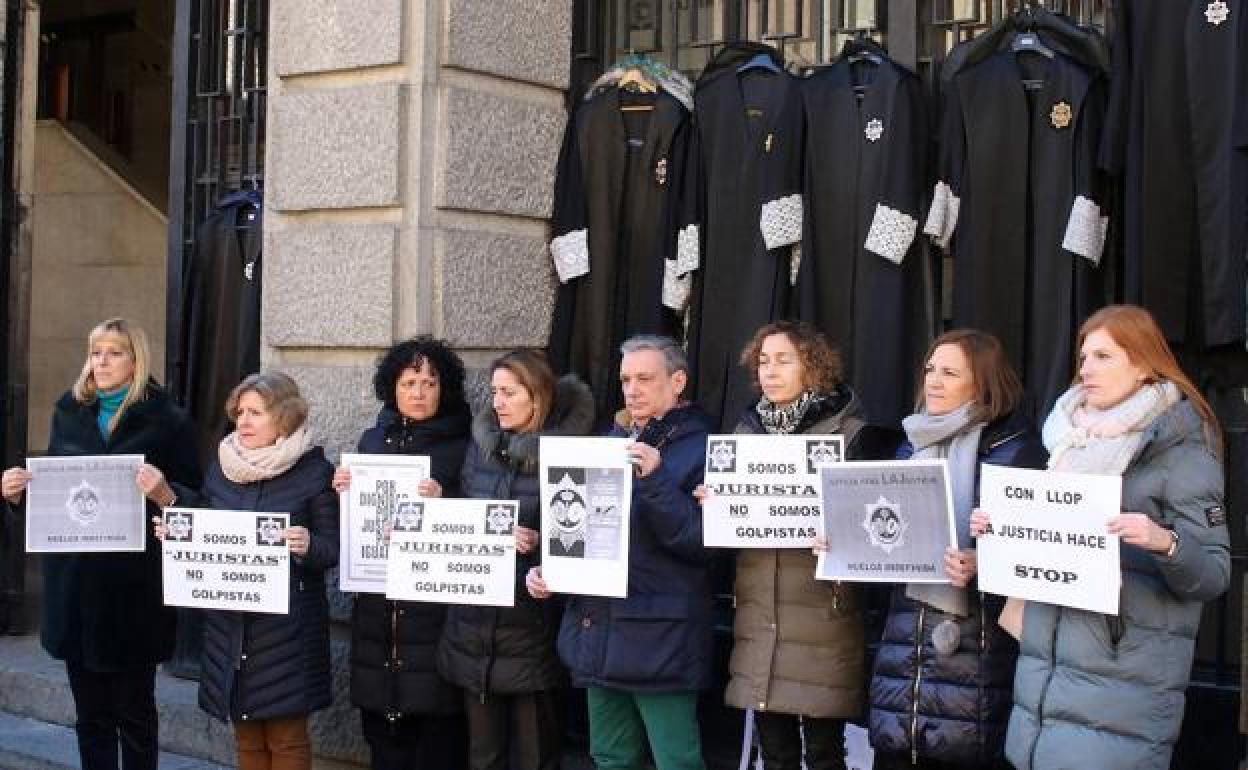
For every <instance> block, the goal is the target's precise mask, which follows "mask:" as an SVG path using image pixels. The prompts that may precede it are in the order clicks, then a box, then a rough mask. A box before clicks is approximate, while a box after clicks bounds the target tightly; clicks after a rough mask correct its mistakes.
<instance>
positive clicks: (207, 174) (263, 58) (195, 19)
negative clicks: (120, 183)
mask: <svg viewBox="0 0 1248 770" xmlns="http://www.w3.org/2000/svg"><path fill="white" fill-rule="evenodd" d="M268 18H269V2H268V0H177V15H176V18H175V22H174V23H175V31H174V32H175V51H174V122H173V126H174V129H173V130H174V140H173V151H172V153H171V157H170V185H169V188H170V206H169V220H170V222H169V224H170V227H169V276H168V280H169V284H168V285H169V292H168V294H169V300H168V305H167V307H168V313H167V318H168V320H167V330H168V332H169V335H168V339H170V340H176V339H178V336H177V331H178V328H179V325H180V319H181V315H182V313H181V296H180V292H179V291H177V290H176V287H180V286H181V285H182V275H183V271H184V268H185V266H186V264H187V261H188V259H189V256H190V253H191V248H192V246H193V244H194V239H195V233H196V231H197V230H198V229H199V226H200V224H202V223H203V221H204V220H205V219H206V218H208V217H209V216H210V215H211V214H212V212H213V210H214V209H215V208H216V206H217V204H218V202H219V201H220V200H221V199H222V198H224V197H225V196H227V195H229V194H230V193H234V192H238V191H240V190H256V191H260V190H262V189H263V188H264V139H265V101H266V99H265V95H266V93H265V85H266V72H267V67H268V57H267V50H268V49H267V37H266V35H267V26H268ZM174 361H175V358H174V357H173V356H171V357H170V362H171V364H170V366H171V367H173V366H174V365H175V364H174ZM168 375H169V381H170V382H171V383H176V382H177V381H178V376H179V373H178V372H176V371H170V372H169V373H168Z"/></svg>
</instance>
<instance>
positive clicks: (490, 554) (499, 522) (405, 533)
mask: <svg viewBox="0 0 1248 770" xmlns="http://www.w3.org/2000/svg"><path fill="white" fill-rule="evenodd" d="M517 507H518V506H517V504H516V503H515V501H511V500H477V499H470V500H465V499H456V498H429V499H427V500H424V501H421V502H412V503H405V504H403V505H401V506H400V508H401V511H400V513H399V515H398V517H397V518H396V519H395V523H394V530H393V531H392V532H391V534H390V551H389V555H388V557H387V562H386V597H387V598H389V599H395V600H401V601H422V602H438V603H444V604H473V605H484V606H495V607H510V606H512V605H513V604H514V602H515V590H516V541H515V534H514V532H513V530H514V527H515V521H516V515H517Z"/></svg>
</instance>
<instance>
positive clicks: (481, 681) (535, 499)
mask: <svg viewBox="0 0 1248 770" xmlns="http://www.w3.org/2000/svg"><path fill="white" fill-rule="evenodd" d="M551 412H552V413H551V416H550V418H548V419H547V421H546V427H544V428H543V429H542V432H541V434H538V433H520V434H516V433H510V432H505V431H503V430H501V429H500V428H499V426H498V418H497V416H496V415H495V414H494V410H493V409H487V410H485V411H483V412H482V413H481V414H479V415H477V417H476V419H475V420H473V423H472V443H471V444H469V446H468V454H467V455H466V456H465V458H464V471H463V476H462V477H461V481H462V483H463V488H464V496H465V497H472V498H478V499H487V500H516V501H518V502H519V504H520V512H519V519H518V521H519V524H520V526H522V527H528V528H529V529H533V530H538V531H540V530H541V520H542V516H541V505H540V503H539V494H540V491H541V485H540V482H539V478H538V461H539V458H538V445H539V439H540V436H541V435H548V436H550V435H559V436H584V435H586V434H588V433H589V432H590V431H591V430H592V429H593V424H594V401H593V396H592V395H591V394H590V392H589V388H588V387H586V386H585V385H584V384H583V383H582V382H581V381H580V380H578V379H576V378H575V377H573V376H570V375H569V376H567V377H564V378H562V379H561V380H559V387H558V389H557V392H556V395H555V406H554V409H552V410H551ZM539 542H540V541H539ZM540 561H541V553H540V551H539V550H538V549H534V551H533V552H531V553H528V554H520V553H517V554H516V603H515V606H514V607H469V606H464V605H454V606H452V607H451V608H450V611H449V612H448V613H447V619H446V626H445V627H444V628H443V630H442V641H441V643H440V644H439V645H438V671H439V672H441V674H442V676H444V677H446V678H447V679H448V680H449V681H451V682H454V683H455V684H457V685H459V686H460V687H462V688H464V690H466V691H467V692H469V693H472V694H474V695H478V694H479V695H484V694H486V693H497V694H501V695H505V694H514V693H528V692H538V691H541V690H549V689H552V688H555V687H559V686H561V685H562V684H563V683H564V682H565V680H566V677H565V676H564V672H563V668H562V667H561V666H560V665H559V659H558V657H557V656H556V654H555V634H556V632H557V631H558V625H559V608H558V605H557V604H554V603H552V602H549V601H548V602H539V601H537V600H535V599H533V598H532V597H531V596H529V592H528V589H527V588H525V585H524V578H525V575H527V574H528V571H529V568H530V567H533V566H535V565H537V564H539V563H540Z"/></svg>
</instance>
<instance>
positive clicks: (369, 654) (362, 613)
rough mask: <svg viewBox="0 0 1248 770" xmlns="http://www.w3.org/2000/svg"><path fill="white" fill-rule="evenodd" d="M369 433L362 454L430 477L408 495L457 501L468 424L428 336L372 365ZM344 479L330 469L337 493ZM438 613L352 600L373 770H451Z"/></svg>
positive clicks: (457, 366) (454, 714)
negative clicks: (377, 407)
mask: <svg viewBox="0 0 1248 770" xmlns="http://www.w3.org/2000/svg"><path fill="white" fill-rule="evenodd" d="M373 391H374V392H375V393H376V395H377V400H378V401H380V402H381V404H382V406H381V411H379V412H378V413H377V422H376V424H375V425H374V426H373V427H371V428H369V429H368V430H366V431H364V434H363V435H362V436H360V441H359V446H358V451H359V452H361V453H363V454H386V455H389V454H394V455H424V456H427V457H428V458H429V471H430V478H428V479H425V480H424V481H422V482H421V483H420V485H419V487H418V488H417V492H418V493H419V494H421V495H423V496H425V497H436V496H446V497H458V496H459V495H460V483H459V474H460V468H461V467H462V465H463V460H464V451H465V449H466V447H467V446H468V430H469V425H470V422H471V419H472V416H471V414H470V413H469V411H468V404H467V403H466V402H465V401H464V364H463V362H462V361H461V360H460V358H459V356H458V355H456V354H455V353H454V351H452V350H451V349H450V348H449V347H447V345H446V343H445V342H443V341H442V340H437V339H434V338H432V337H429V336H421V337H415V338H412V339H409V340H404V341H403V342H400V343H398V344H397V345H394V346H393V347H391V348H390V349H389V350H388V351H386V353H385V354H384V355H383V356H382V357H381V358H380V359H379V360H378V361H377V371H376V373H375V374H374V376H373ZM350 485H351V471H350V469H349V468H346V467H340V468H339V469H338V470H337V471H336V472H335V474H334V488H335V489H336V490H337V491H338V492H339V494H342V493H343V492H345V491H346V490H347V488H348V487H349V486H350ZM446 613H447V605H445V604H434V603H429V602H400V601H391V600H389V599H387V598H386V597H385V595H383V594H368V593H359V594H356V595H355V602H354V604H353V608H352V613H351V702H352V703H354V704H355V705H356V706H358V707H359V709H360V721H361V724H362V726H363V732H364V738H365V739H366V740H367V741H368V746H369V753H370V757H371V763H370V764H371V767H372V768H373V770H409V768H446V770H461V769H462V768H463V767H465V764H466V762H467V754H468V731H467V727H466V725H465V724H464V719H463V696H462V695H461V693H460V691H459V688H457V687H455V686H453V685H451V684H449V683H448V682H447V681H446V680H444V679H443V678H442V677H441V676H439V675H438V671H437V665H436V662H435V656H436V651H437V645H438V639H439V638H440V637H441V634H442V626H443V624H444V623H445V621H446Z"/></svg>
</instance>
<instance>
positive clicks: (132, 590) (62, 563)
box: [41, 382, 200, 671]
mask: <svg viewBox="0 0 1248 770" xmlns="http://www.w3.org/2000/svg"><path fill="white" fill-rule="evenodd" d="M97 414H99V404H98V402H93V403H90V404H80V403H78V402H77V401H75V400H74V397H73V394H72V393H66V394H65V395H63V396H61V398H60V400H59V401H57V402H56V409H55V411H53V413H52V433H51V439H50V441H49V443H48V454H49V455H52V456H56V457H68V456H74V455H114V454H117V455H120V454H141V455H143V456H144V458H145V459H146V461H147V462H149V463H151V464H152V465H154V466H156V467H157V468H159V469H160V470H161V472H162V473H164V474H165V476H166V478H168V479H170V480H171V481H174V482H179V483H181V484H186V485H189V486H192V487H194V486H198V485H199V482H200V470H199V462H198V461H197V460H196V454H195V438H194V437H195V435H196V429H195V425H194V424H193V423H191V421H190V418H189V417H187V415H186V412H184V411H182V409H180V408H179V407H178V406H177V405H176V404H174V403H173V400H172V399H170V398H169V396H168V395H166V393H165V391H164V389H162V388H161V387H160V386H159V385H157V384H156V383H154V382H152V383H149V384H148V386H147V394H146V397H145V398H144V399H143V400H142V401H139V402H137V403H135V404H133V405H132V406H131V407H130V408H129V409H127V410H126V412H125V413H124V414H123V415H122V416H121V420H120V421H118V423H117V425H116V427H115V428H114V429H113V432H112V434H111V435H110V436H109V437H108V439H107V440H105V439H104V438H102V437H101V436H100V431H99V428H98V427H97V425H96V421H95V419H96V415H97ZM159 510H160V509H159V508H157V507H156V506H155V505H153V504H152V503H150V502H149V503H148V504H147V512H146V515H147V516H148V517H149V518H150V517H151V516H154V515H157V514H158V513H159ZM147 529H148V530H149V531H148V536H147V549H146V550H145V551H144V552H143V553H77V554H64V555H52V554H48V555H45V556H44V557H43V559H42V561H43V627H42V633H41V636H42V641H43V648H44V649H45V650H47V651H48V654H49V655H51V656H52V657H54V658H60V659H61V660H64V661H66V662H69V663H75V664H78V665H80V666H84V667H85V668H87V669H90V670H92V671H116V670H118V669H122V668H127V667H131V666H143V665H152V664H154V663H158V662H160V661H165V660H169V658H170V657H171V656H172V654H173V640H174V632H175V625H176V616H175V614H174V611H173V609H172V608H169V607H165V606H164V595H163V590H162V587H161V546H160V542H159V541H158V540H156V538H155V537H153V536H152V535H151V532H150V528H147Z"/></svg>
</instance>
